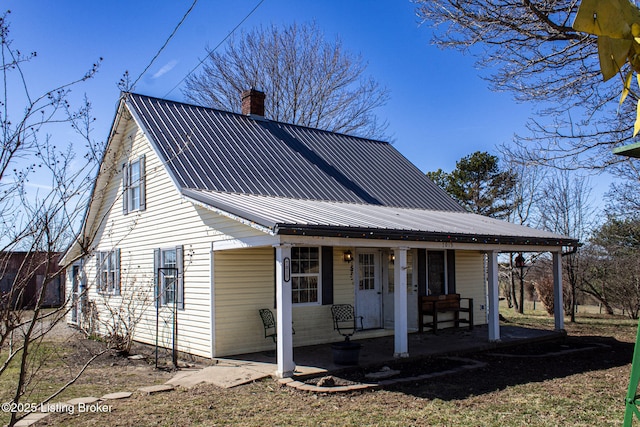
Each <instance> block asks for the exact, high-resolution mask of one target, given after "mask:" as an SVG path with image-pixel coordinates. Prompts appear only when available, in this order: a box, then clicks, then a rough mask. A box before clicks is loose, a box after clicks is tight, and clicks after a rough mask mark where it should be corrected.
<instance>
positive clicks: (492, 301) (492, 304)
mask: <svg viewBox="0 0 640 427" xmlns="http://www.w3.org/2000/svg"><path fill="white" fill-rule="evenodd" d="M487 259H488V269H487V270H488V271H487V282H488V289H487V291H488V294H489V319H488V321H489V341H490V342H497V341H500V313H499V303H500V300H499V298H498V288H499V286H498V252H496V251H490V252H487Z"/></svg>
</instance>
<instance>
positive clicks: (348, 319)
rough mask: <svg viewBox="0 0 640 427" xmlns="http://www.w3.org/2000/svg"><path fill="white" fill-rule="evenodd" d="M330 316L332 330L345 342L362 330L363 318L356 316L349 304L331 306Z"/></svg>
mask: <svg viewBox="0 0 640 427" xmlns="http://www.w3.org/2000/svg"><path fill="white" fill-rule="evenodd" d="M331 316H332V317H333V329H334V330H336V331H338V333H339V334H340V335H342V336H343V337H344V340H345V341H349V338H351V337H352V336H353V334H355V333H356V332H357V331H361V330H363V329H364V327H363V326H362V320H363V317H362V316H356V314H355V310H354V309H353V306H352V305H351V304H335V305H332V306H331ZM358 323H359V324H360V325H359V326H358Z"/></svg>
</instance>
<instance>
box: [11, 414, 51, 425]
mask: <svg viewBox="0 0 640 427" xmlns="http://www.w3.org/2000/svg"><path fill="white" fill-rule="evenodd" d="M47 415H49V414H48V413H46V412H32V413H30V414H29V415H27V416H26V417H24V418H23V419H21V420H20V421H18V422H17V423H16V424H15V425H16V427H27V426H30V425H32V424H35V423H37V422H38V421H40V420H41V419H43V418H44V417H46V416H47Z"/></svg>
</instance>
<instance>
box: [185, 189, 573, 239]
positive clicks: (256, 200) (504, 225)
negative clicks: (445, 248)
mask: <svg viewBox="0 0 640 427" xmlns="http://www.w3.org/2000/svg"><path fill="white" fill-rule="evenodd" d="M183 194H184V195H185V196H186V197H189V198H191V199H193V200H196V201H198V202H201V203H204V204H206V205H209V206H213V207H215V208H218V209H220V210H221V211H224V212H227V213H229V214H232V215H235V216H238V217H241V218H244V219H246V220H248V221H251V222H254V223H256V224H258V225H260V226H262V227H265V228H269V229H271V230H273V231H274V232H275V233H276V234H301V235H320V236H323V235H325V236H334V237H367V238H379V239H394V240H395V239H397V240H420V241H438V242H440V241H447V242H461V243H486V244H522V245H550V246H565V245H566V246H569V245H573V244H575V243H576V242H575V240H574V239H571V238H569V237H566V236H561V235H558V234H554V233H550V232H547V231H543V230H538V229H534V228H529V227H525V226H521V225H517V224H512V223H509V222H505V221H501V220H497V219H494V218H489V217H485V216H482V215H477V214H472V213H469V212H449V211H434V210H425V209H415V208H399V207H392V206H379V205H370V204H362V203H348V202H333V201H322V200H300V199H290V198H284V197H273V196H259V195H250V194H237V193H224V192H216V191H209V190H198V189H184V191H183Z"/></svg>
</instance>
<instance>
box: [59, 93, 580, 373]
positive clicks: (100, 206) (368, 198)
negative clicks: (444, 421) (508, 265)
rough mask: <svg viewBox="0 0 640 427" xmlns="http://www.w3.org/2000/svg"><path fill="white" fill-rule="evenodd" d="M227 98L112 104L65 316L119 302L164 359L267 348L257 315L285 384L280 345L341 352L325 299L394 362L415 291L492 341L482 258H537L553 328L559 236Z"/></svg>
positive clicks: (412, 316)
mask: <svg viewBox="0 0 640 427" xmlns="http://www.w3.org/2000/svg"><path fill="white" fill-rule="evenodd" d="M243 96H244V99H243V114H234V113H229V112H224V111H218V110H214V109H209V108H203V107H198V106H194V105H188V104H183V103H179V102H173V101H168V100H163V99H156V98H151V97H147V96H143V95H138V94H133V93H123V94H122V97H121V100H120V104H119V106H118V109H117V112H116V116H115V119H114V123H113V127H112V130H111V134H110V136H109V140H108V145H107V148H106V152H105V154H104V158H103V161H102V164H101V168H100V171H99V173H98V176H97V178H96V182H95V188H94V191H93V194H92V198H91V200H90V203H89V205H88V208H87V212H86V216H85V219H84V223H83V226H82V230H81V231H80V233H79V236H78V238H77V240H76V242H75V243H74V245H73V246H72V247H71V248H70V249H69V250H68V251H67V253H66V255H65V260H66V262H67V263H69V262H70V260H73V259H76V258H78V257H80V256H81V258H80V259H79V261H77V262H75V263H74V264H73V265H71V267H69V268H70V271H69V274H68V275H67V278H68V279H67V292H69V294H70V295H71V294H73V295H80V297H78V298H75V299H74V300H73V304H74V305H73V307H72V310H71V312H70V314H69V319H68V320H69V322H82V321H83V319H85V317H86V316H85V315H86V313H82V307H87V304H86V303H87V302H88V301H92V302H93V303H94V304H95V307H96V308H97V313H98V315H99V316H104V315H106V314H105V309H106V308H105V307H106V306H107V305H108V306H111V307H113V306H117V305H118V304H120V306H123V307H124V306H126V307H128V309H129V310H136V312H137V313H141V318H140V320H139V322H138V324H137V328H136V334H135V336H136V339H137V340H139V341H141V342H146V343H150V344H154V343H156V340H157V342H159V343H160V345H168V341H169V338H168V337H169V335H171V337H172V338H171V339H173V337H174V335H173V333H172V332H170V331H173V328H175V332H176V334H175V338H176V339H177V348H178V349H179V350H180V351H183V352H188V353H192V354H195V355H199V356H204V357H211V358H213V357H220V356H229V355H234V354H241V353H247V352H255V351H261V350H267V349H270V348H271V347H272V346H273V342H272V341H270V340H268V339H265V337H264V330H263V328H262V323H261V320H260V317H259V316H258V310H259V309H261V308H269V309H271V310H273V311H274V312H275V313H276V317H277V324H278V331H277V332H278V334H277V337H278V340H277V359H278V371H277V373H278V375H280V376H289V375H291V374H292V372H293V370H294V367H295V363H294V360H293V347H294V346H303V345H311V344H320V343H328V342H333V341H338V340H341V336H340V335H338V334H337V333H336V332H335V331H334V330H333V325H332V319H331V312H330V306H331V305H332V304H337V303H348V304H352V305H353V306H354V307H355V310H356V312H357V314H358V315H359V316H363V318H364V322H363V323H364V329H365V330H364V331H362V332H360V333H358V334H357V335H358V336H359V337H361V338H367V337H375V336H382V335H394V336H395V351H394V353H395V355H396V356H399V357H402V356H406V355H408V352H409V350H410V349H409V348H408V344H407V342H408V339H407V336H408V335H407V334H408V333H410V332H414V331H416V330H417V329H418V328H417V326H418V314H417V306H418V297H419V296H420V295H426V294H436V295H437V294H451V293H458V294H461V295H462V296H463V297H467V298H473V299H474V301H475V304H474V311H475V312H474V319H475V322H476V323H477V324H486V323H488V325H489V336H488V337H487V338H488V339H489V340H494V341H495V340H499V339H500V329H499V323H498V285H497V283H498V282H497V268H498V267H497V254H498V253H499V252H520V251H524V252H526V251H532V252H550V253H551V254H552V255H553V260H554V263H555V270H554V274H555V295H556V304H555V306H556V307H557V309H556V316H555V322H556V323H555V324H556V328H557V329H563V327H564V325H563V313H562V303H561V298H562V283H561V277H562V275H561V269H560V264H561V263H560V256H561V253H562V250H563V248H565V249H566V248H567V247H570V246H574V245H576V243H577V242H576V241H575V240H574V239H571V238H569V237H566V236H559V235H555V234H552V233H548V232H545V231H540V230H536V229H532V228H527V227H523V226H518V225H514V224H510V223H507V222H503V221H499V220H495V219H491V218H487V217H483V216H480V215H475V214H471V213H468V212H466V211H465V210H464V209H463V208H461V207H460V206H459V205H458V204H457V203H456V202H455V201H453V200H452V199H451V198H450V197H449V196H448V195H447V194H446V193H445V192H444V191H442V190H441V189H440V188H438V187H437V186H436V185H435V184H434V183H433V182H431V181H430V180H429V179H428V178H427V177H426V176H425V174H424V173H422V172H421V171H420V170H418V168H416V167H415V166H414V165H413V164H412V163H411V162H409V160H407V159H406V158H404V157H403V156H402V155H401V154H400V153H399V152H398V151H397V150H395V149H394V148H393V146H391V145H390V144H389V143H386V142H382V141H373V140H368V139H363V138H357V137H353V136H347V135H341V134H335V133H331V132H325V131H321V130H317V129H311V128H305V127H300V126H294V125H290V124H285V123H278V122H274V121H270V120H268V119H265V118H264V117H263V115H264V94H262V93H260V92H257V91H254V90H251V91H245V92H244V93H243ZM349 255H350V256H351V258H352V261H348V260H347V259H348V258H349ZM485 260H488V262H485ZM83 290H84V292H83ZM173 313H177V317H176V318H175V320H176V323H175V324H174V323H171V322H172V321H173V320H172V321H171V322H170V321H168V320H167V319H173ZM292 322H293V323H294V325H295V334H293V332H292V328H291V326H290V325H291V324H292ZM176 325H177V326H176Z"/></svg>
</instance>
